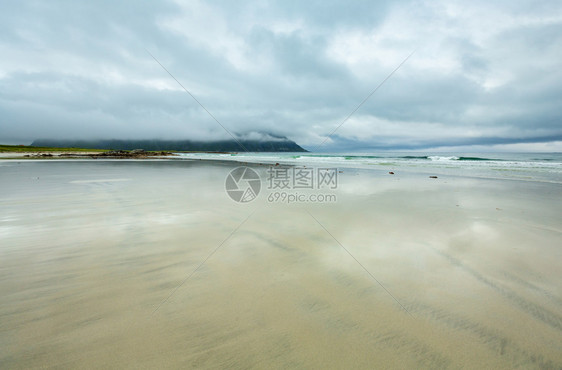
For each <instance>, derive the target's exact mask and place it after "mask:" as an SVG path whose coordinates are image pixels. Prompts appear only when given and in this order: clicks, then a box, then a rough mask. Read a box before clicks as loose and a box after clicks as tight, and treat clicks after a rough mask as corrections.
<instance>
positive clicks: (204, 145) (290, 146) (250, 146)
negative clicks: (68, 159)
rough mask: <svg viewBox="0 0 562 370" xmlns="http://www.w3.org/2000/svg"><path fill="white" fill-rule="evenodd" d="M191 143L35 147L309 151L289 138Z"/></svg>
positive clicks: (48, 142)
mask: <svg viewBox="0 0 562 370" xmlns="http://www.w3.org/2000/svg"><path fill="white" fill-rule="evenodd" d="M239 142H240V144H242V145H243V146H244V147H242V146H240V144H238V142H236V141H235V140H219V141H191V140H114V139H111V140H56V139H38V140H35V141H34V142H33V143H32V144H31V145H32V146H41V147H56V148H85V149H114V150H133V149H144V150H157V151H161V150H170V151H186V152H188V151H193V152H195V151H197V152H198V151H202V152H245V151H246V150H247V151H249V152H306V150H305V149H303V148H302V147H300V146H299V145H298V144H297V143H295V142H294V141H292V140H289V139H287V138H286V137H280V136H272V135H268V138H267V139H264V140H254V139H240V140H239Z"/></svg>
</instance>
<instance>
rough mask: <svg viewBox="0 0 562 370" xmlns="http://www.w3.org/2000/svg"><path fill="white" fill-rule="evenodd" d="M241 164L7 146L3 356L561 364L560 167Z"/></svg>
mask: <svg viewBox="0 0 562 370" xmlns="http://www.w3.org/2000/svg"><path fill="white" fill-rule="evenodd" d="M237 165H238V164H236V163H221V162H212V163H211V162H206V161H189V160H154V161H153V160H144V161H128V160H123V161H117V160H116V161H110V160H95V161H93V160H80V161H78V160H77V161H33V160H28V161H16V160H9V161H0V174H1V178H2V181H1V182H0V208H1V210H2V211H1V213H0V296H1V297H2V299H1V300H0V368H22V369H23V368H43V367H47V368H50V367H56V368H163V367H172V368H306V369H309V368H383V367H384V368H432V369H435V368H505V369H511V368H537V369H538V368H553V369H557V368H562V269H561V268H560V261H561V260H562V248H561V245H562V243H561V241H562V226H561V225H562V215H561V213H560V209H562V200H561V199H562V197H561V196H560V195H561V193H562V192H561V190H562V188H561V185H560V184H558V183H547V182H535V181H515V180H498V179H484V178H471V177H469V176H441V175H440V176H439V178H437V179H430V178H429V177H428V176H427V174H423V173H415V172H410V173H407V174H401V173H397V174H396V175H393V176H391V175H388V174H387V172H386V171H376V170H353V169H345V170H344V172H343V173H341V174H340V177H339V183H338V187H337V189H333V190H331V191H330V192H333V194H335V195H337V201H335V202H331V203H321V204H320V203H295V204H287V203H282V202H274V203H271V202H268V201H267V197H266V196H265V195H266V194H267V189H265V182H264V185H263V186H264V187H263V188H262V193H260V195H259V197H258V198H257V199H256V200H255V201H253V202H249V203H246V204H240V203H236V202H234V201H232V200H231V199H230V198H229V197H228V196H227V194H226V192H225V189H224V185H225V178H226V176H227V175H228V173H229V171H230V170H231V169H232V168H234V167H236V166H237ZM251 166H252V168H254V169H255V170H256V171H257V172H258V173H259V174H260V175H261V176H262V179H264V178H265V176H266V173H265V172H266V167H265V166H258V165H251Z"/></svg>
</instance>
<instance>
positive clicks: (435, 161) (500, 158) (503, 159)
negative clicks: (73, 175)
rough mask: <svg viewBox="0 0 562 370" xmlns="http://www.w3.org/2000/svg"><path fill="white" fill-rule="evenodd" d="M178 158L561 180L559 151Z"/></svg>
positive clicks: (198, 155)
mask: <svg viewBox="0 0 562 370" xmlns="http://www.w3.org/2000/svg"><path fill="white" fill-rule="evenodd" d="M178 155H180V156H181V158H186V159H201V160H219V161H238V162H248V163H268V164H275V163H279V164H287V165H294V166H301V165H309V166H324V167H336V168H357V169H371V170H376V171H392V172H395V173H397V174H398V173H399V172H421V173H429V174H436V175H453V176H473V177H482V178H499V179H512V180H527V181H544V182H552V183H562V153H428V152H381V153H375V154H373V153H326V154H324V153H234V154H223V153H178Z"/></svg>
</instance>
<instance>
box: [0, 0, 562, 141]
mask: <svg viewBox="0 0 562 370" xmlns="http://www.w3.org/2000/svg"><path fill="white" fill-rule="evenodd" d="M0 9H2V10H1V12H0V142H2V143H24V144H27V143H30V142H31V141H32V140H33V139H36V138H163V139H197V140H198V139H225V138H228V137H229V136H228V134H227V133H226V132H225V131H224V130H223V128H221V127H220V125H218V124H217V123H216V122H215V121H214V120H213V119H212V118H211V117H210V116H209V115H208V114H207V112H205V110H203V109H202V108H201V106H199V105H198V104H197V103H196V102H195V101H194V100H193V99H192V98H191V97H190V96H189V95H188V94H187V93H186V92H185V91H183V90H182V88H181V87H180V86H179V85H178V84H177V82H176V81H174V79H172V78H171V77H170V76H169V75H168V74H167V73H166V71H164V70H163V69H162V67H160V65H158V63H157V62H156V61H155V60H154V59H152V57H151V56H150V55H149V54H148V52H147V50H148V51H150V53H152V54H153V55H154V56H155V57H156V58H157V59H158V60H159V61H160V63H162V65H164V66H165V67H166V68H167V69H168V70H169V71H170V72H171V73H172V74H173V75H174V76H175V77H176V78H177V79H178V80H179V81H180V82H181V83H182V84H183V86H185V87H186V88H187V89H188V90H189V91H190V92H191V93H192V94H193V95H194V96H195V97H196V98H197V99H198V100H199V101H200V102H201V103H202V104H203V105H204V106H205V108H207V109H208V110H209V111H210V112H211V113H212V114H213V115H214V116H215V117H216V118H217V119H218V120H219V121H220V122H221V123H222V124H223V125H224V126H225V127H226V128H227V129H228V130H230V131H232V132H234V133H238V134H240V135H244V134H248V133H251V132H268V133H273V134H278V135H284V136H287V137H289V138H290V139H292V140H294V141H296V142H297V143H298V144H301V145H302V146H304V147H305V148H307V149H314V148H315V147H316V146H317V145H318V144H320V143H321V142H322V141H323V140H324V139H325V138H326V137H327V135H328V134H330V133H331V132H332V131H333V130H334V129H335V128H336V127H337V126H338V125H340V124H341V123H342V121H343V120H344V119H345V118H346V117H347V116H348V115H349V114H350V113H351V112H352V111H353V110H354V109H355V108H356V107H357V105H358V104H359V103H360V102H361V101H362V100H363V99H364V98H365V97H367V96H368V95H369V93H371V91H373V89H375V87H377V86H378V85H379V84H380V83H381V82H382V81H383V80H384V79H385V78H386V77H387V76H388V75H389V74H390V73H391V72H392V71H393V70H394V69H395V68H396V67H398V66H399V65H400V63H401V62H402V61H403V60H404V59H405V58H406V57H407V56H408V55H409V54H410V53H412V52H413V51H414V50H415V52H414V54H413V55H412V56H411V58H409V59H408V60H407V61H406V62H405V63H404V64H403V65H402V67H401V68H400V69H398V70H397V71H396V73H394V74H393V75H392V76H391V77H390V78H389V79H388V80H387V81H386V82H385V83H384V84H383V85H382V87H381V88H380V89H379V90H378V91H376V92H375V93H374V94H373V95H372V96H371V97H370V98H369V99H368V100H367V101H366V102H365V103H364V104H363V105H362V106H361V107H360V108H359V109H358V110H357V111H356V112H355V114H354V115H353V116H352V117H351V118H350V119H349V120H348V121H347V122H345V123H344V124H343V125H342V126H341V127H340V128H339V130H337V131H336V132H335V134H334V135H333V136H332V137H331V138H329V139H328V140H327V141H326V143H325V145H323V146H322V148H321V150H332V151H351V150H356V151H371V150H380V149H430V148H437V147H441V149H467V150H468V149H475V150H476V149H478V150H482V149H486V148H488V149H492V150H494V149H498V150H507V149H514V150H552V151H560V150H562V119H561V111H562V110H561V107H562V68H561V67H562V2H561V1H541V2H536V1H525V0H523V1H522V0H510V1H503V0H499V1H494V2H490V1H479V0H476V1H474V0H471V1H462V2H460V1H451V0H443V1H441V0H436V1H349V0H348V1H330V0H323V1H267V0H264V1H253V2H239V1H218V0H213V1H190V0H187V1H138V0H131V1H118V0H111V1H109V0H108V1H105V0H97V1H74V0H71V1H27V0H18V1H6V0H0ZM253 135H255V134H253Z"/></svg>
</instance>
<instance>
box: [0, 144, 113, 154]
mask: <svg viewBox="0 0 562 370" xmlns="http://www.w3.org/2000/svg"><path fill="white" fill-rule="evenodd" d="M107 151H108V150H107V149H84V148H51V147H40V146H29V145H0V153H23V152H25V153H33V152H100V153H101V152H107Z"/></svg>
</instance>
